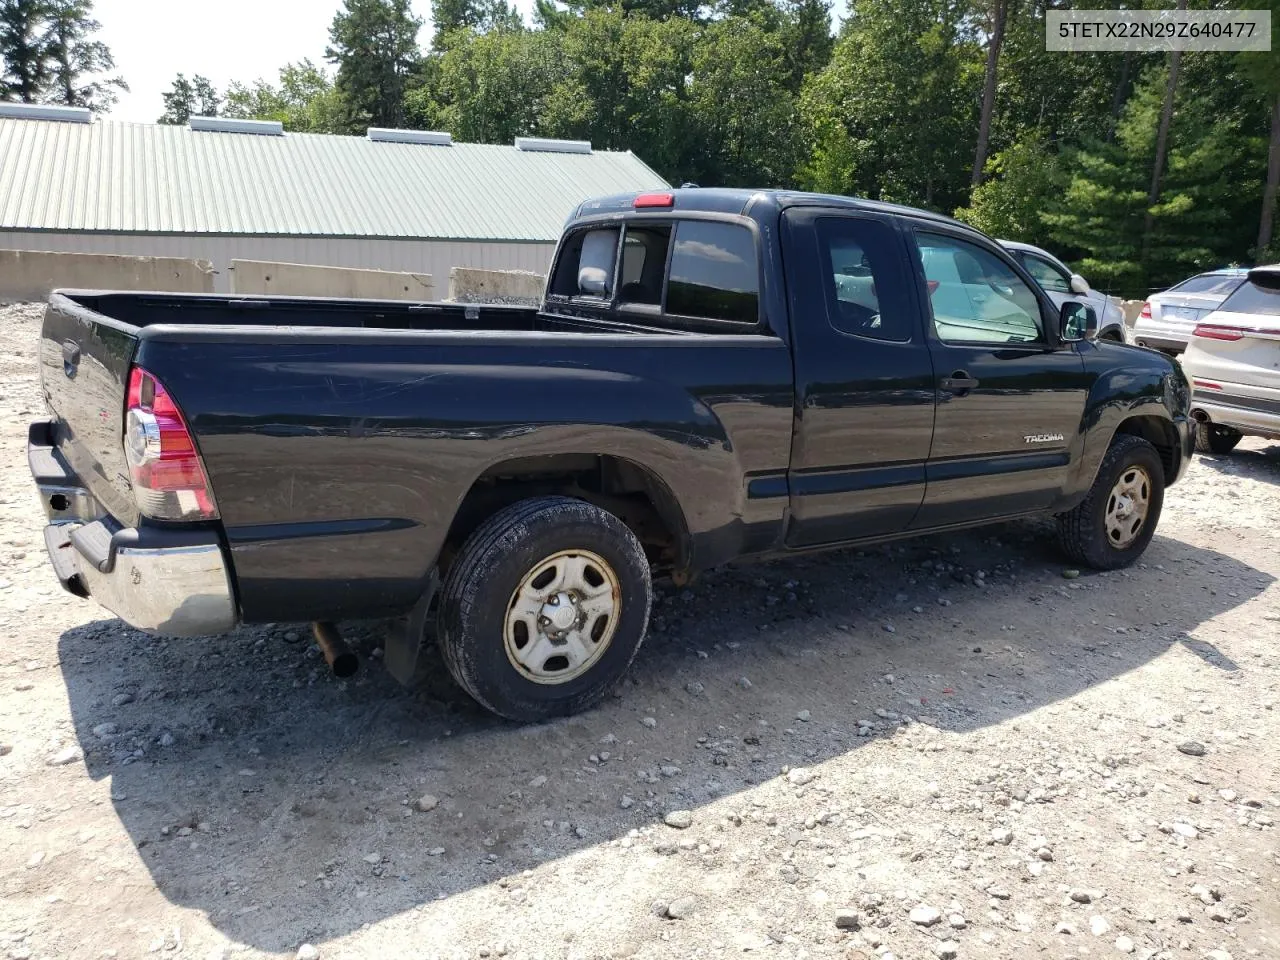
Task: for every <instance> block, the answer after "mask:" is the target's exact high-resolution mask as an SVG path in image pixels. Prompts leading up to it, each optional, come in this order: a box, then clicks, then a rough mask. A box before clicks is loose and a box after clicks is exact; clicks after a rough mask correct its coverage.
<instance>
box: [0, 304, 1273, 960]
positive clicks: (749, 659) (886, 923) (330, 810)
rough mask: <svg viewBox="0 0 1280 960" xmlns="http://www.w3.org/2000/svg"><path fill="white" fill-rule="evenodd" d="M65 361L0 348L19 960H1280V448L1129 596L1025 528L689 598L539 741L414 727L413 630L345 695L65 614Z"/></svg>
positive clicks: (1, 947) (1185, 496) (771, 574)
mask: <svg viewBox="0 0 1280 960" xmlns="http://www.w3.org/2000/svg"><path fill="white" fill-rule="evenodd" d="M38 328H39V309H38V308H35V307H11V308H5V309H0V331H2V332H3V339H2V345H0V383H2V384H3V387H2V393H3V397H2V399H3V417H0V420H2V421H3V427H2V428H0V447H2V450H3V457H2V459H0V464H2V465H0V601H2V603H0V639H2V644H3V646H2V649H3V653H2V654H0V684H2V686H0V689H3V698H4V699H3V703H4V709H3V711H0V753H2V754H3V756H0V884H2V886H0V956H3V955H4V954H7V956H8V957H10V958H13V960H22V958H46V957H48V958H53V957H57V958H79V957H85V958H88V957H104V956H111V957H138V956H149V955H152V954H154V955H158V956H162V957H166V956H183V957H187V956H193V957H201V958H205V957H208V958H215V957H220V958H229V957H263V956H284V957H293V956H295V955H297V956H303V957H306V956H315V955H319V956H321V957H323V958H339V957H350V958H400V957H405V958H431V957H441V958H472V957H495V956H507V957H523V958H526V960H533V958H537V957H544V958H547V960H552V958H582V960H586V958H595V957H623V956H633V955H634V956H637V957H644V958H668V957H672V958H686V957H688V958H692V957H708V958H713V957H730V956H739V955H742V954H744V953H747V954H751V955H758V956H761V957H768V958H803V957H812V958H816V957H842V958H860V957H866V958H870V957H873V956H879V957H882V958H885V960H889V958H891V957H896V958H898V960H916V958H922V960H929V958H949V957H957V958H960V960H967V958H1000V960H1023V958H1031V957H1040V956H1043V957H1051V958H1067V957H1077V958H1083V957H1086V956H1088V957H1109V956H1113V955H1126V954H1132V955H1133V956H1135V957H1144V958H1145V957H1162V958H1163V957H1169V958H1183V957H1189V958H1196V960H1200V958H1212V960H1222V958H1226V957H1232V958H1237V960H1239V958H1241V957H1263V958H1277V957H1280V842H1278V840H1280V833H1278V832H1277V829H1276V826H1275V820H1276V818H1277V817H1280V773H1278V772H1277V771H1278V770H1280V737H1278V736H1277V734H1280V711H1277V710H1276V709H1275V703H1276V700H1277V680H1278V678H1280V649H1278V648H1280V587H1278V586H1277V585H1276V577H1277V576H1280V550H1277V547H1280V540H1278V537H1277V531H1278V530H1280V526H1278V524H1277V520H1280V445H1275V444H1271V445H1268V444H1265V443H1261V442H1258V441H1252V440H1247V441H1245V442H1244V443H1243V444H1242V445H1241V447H1240V448H1239V449H1238V450H1237V452H1236V453H1235V454H1234V455H1232V456H1231V457H1226V458H1212V457H1203V458H1199V459H1198V460H1197V462H1196V464H1195V465H1194V467H1193V468H1192V471H1191V473H1190V475H1189V477H1188V479H1187V480H1186V481H1185V482H1184V483H1183V484H1181V485H1179V486H1177V487H1175V488H1173V490H1172V491H1171V494H1170V497H1169V499H1168V501H1167V503H1166V509H1165V515H1164V519H1163V522H1162V523H1161V526H1160V531H1159V533H1158V535H1157V537H1156V539H1155V541H1154V542H1153V544H1152V546H1151V548H1150V550H1149V552H1148V554H1147V557H1146V562H1145V563H1144V564H1141V565H1139V566H1137V567H1136V568H1134V569H1132V570H1129V571H1125V572H1120V573H1114V574H1109V575H1095V574H1091V573H1088V572H1084V573H1082V574H1080V575H1079V576H1078V577H1076V576H1073V574H1074V571H1068V570H1065V569H1064V566H1063V563H1062V560H1061V558H1060V556H1059V555H1058V554H1057V553H1056V551H1055V548H1054V545H1053V539H1052V535H1051V530H1050V528H1049V527H1048V526H1047V525H1045V524H1012V525H1005V526H1001V527H996V528H991V529H988V530H985V531H979V532H974V533H968V534H958V535H955V536H951V537H935V538H930V539H925V540H919V541H912V542H906V543H903V544H901V545H894V546H892V547H885V548H877V549H874V550H868V551H866V552H843V553H834V554H828V555H824V556H821V557H816V558H809V559H802V560H793V561H786V562H778V563H774V564H770V565H764V566H756V567H742V568H737V569H729V570H725V571H721V572H718V573H716V574H714V575H712V576H709V577H707V578H706V579H705V580H703V581H700V582H699V583H697V584H696V585H694V586H693V587H692V588H690V589H687V590H682V589H675V588H672V587H670V586H667V587H663V588H661V589H660V590H659V600H658V603H657V606H656V608H655V623H654V629H653V631H652V632H651V634H650V638H649V640H648V641H647V642H646V645H645V648H644V649H643V650H642V651H641V654H640V656H639V658H638V659H637V661H636V664H635V666H634V668H633V672H632V674H631V676H630V678H629V679H628V680H627V681H626V682H625V683H624V684H623V686H622V687H621V689H620V690H619V691H618V695H617V697H616V698H615V699H613V700H611V701H609V702H607V703H606V704H605V705H603V706H602V707H600V708H598V709H596V710H593V711H591V712H589V713H587V714H585V715H582V716H579V717H574V718H572V719H569V720H565V721H562V722H558V723H552V724H546V725H543V726H538V727H526V728H519V727H514V726H511V725H508V724H505V723H502V722H499V721H496V720H494V719H492V718H490V717H489V716H487V715H486V714H484V713H483V712H481V711H480V710H478V709H477V708H475V707H474V706H473V705H471V704H470V702H469V701H467V700H466V698H465V697H463V696H462V695H460V694H459V693H457V692H456V691H455V690H454V689H453V688H452V687H451V686H450V684H449V683H448V682H447V681H446V680H444V679H443V678H441V679H439V680H436V681H433V682H432V683H431V684H430V685H429V687H428V688H427V689H424V690H419V691H416V692H413V693H410V692H406V691H403V690H401V689H400V688H398V687H397V686H396V685H395V684H394V683H393V682H392V681H391V680H390V679H389V678H388V677H387V676H386V675H385V674H384V672H383V671H382V670H381V668H380V666H379V664H378V663H377V658H378V656H379V652H380V651H379V649H378V645H379V642H380V638H381V637H382V636H383V635H384V631H385V629H386V625H385V624H377V623H374V624H350V625H347V630H348V633H349V636H350V638H351V640H352V642H353V645H354V646H356V647H357V648H358V649H359V650H360V652H361V653H362V655H363V656H364V657H365V659H366V661H367V662H368V663H367V667H366V668H364V669H363V670H362V672H361V674H360V675H359V676H358V678H356V679H354V680H351V681H346V682H343V681H338V680H335V679H333V678H331V677H330V676H329V675H328V674H327V673H326V671H325V670H324V669H323V664H322V662H321V660H320V658H319V656H318V653H317V651H316V650H315V649H314V648H313V647H312V645H311V644H310V643H309V642H308V641H307V635H306V630H305V627H304V626H301V625H296V624H276V625H273V626H269V627H255V628H252V629H247V628H246V629H242V630H241V631H239V632H238V633H236V634H234V635H232V636H229V637H223V638H216V639H212V640H206V641H178V640H174V641H165V640H159V639H154V638H150V637H147V636H144V635H142V634H140V633H138V632H136V631H134V630H132V629H130V628H129V627H127V626H125V625H124V624H122V623H121V622H120V621H118V620H115V619H114V618H112V617H111V616H109V615H108V614H106V613H105V612H104V611H103V610H101V609H100V608H98V607H97V606H96V605H94V604H93V603H91V602H86V601H81V600H77V599H75V598H73V597H71V596H69V595H67V594H64V593H62V592H61V591H60V590H59V589H58V585H57V583H56V581H55V580H54V578H53V575H52V573H51V571H50V570H49V568H48V565H47V563H46V559H45V556H44V550H43V545H42V540H41V536H40V532H41V526H42V516H41V512H40V510H39V507H38V504H37V503H36V499H35V495H34V491H33V489H32V488H31V485H30V480H29V477H28V474H27V469H26V464H25V459H24V457H23V447H24V443H25V435H26V423H27V422H28V421H29V420H31V419H33V418H35V417H36V416H38V415H40V413H41V402H40V398H39V387H38V382H37V379H36V372H35V365H34V360H33V356H34V345H35V337H36V335H37V331H38ZM441 673H442V671H441ZM315 951H318V954H317V953H316V952H315Z"/></svg>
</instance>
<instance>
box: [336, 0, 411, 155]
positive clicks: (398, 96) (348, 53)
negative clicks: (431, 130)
mask: <svg viewBox="0 0 1280 960" xmlns="http://www.w3.org/2000/svg"><path fill="white" fill-rule="evenodd" d="M421 27H422V21H421V20H420V19H419V18H417V17H416V16H414V15H413V13H412V11H411V10H410V7H409V0H343V4H342V8H341V9H340V10H339V11H338V12H337V14H335V15H334V18H333V25H332V26H330V28H329V47H328V49H327V50H326V51H325V57H326V58H327V59H328V60H329V62H330V63H334V64H336V65H337V67H338V76H337V80H336V87H337V90H338V93H339V95H340V96H341V98H342V102H343V104H344V106H345V110H346V122H345V125H346V127H347V128H348V129H349V130H351V131H353V132H355V131H358V130H359V129H360V128H361V127H362V126H367V125H372V126H378V127H400V126H403V125H404V117H405V110H404V97H405V93H406V91H407V89H408V87H409V80H410V78H411V76H412V74H413V71H414V70H415V68H417V67H418V65H419V63H420V61H421V53H420V52H419V50H418V31H419V29H421Z"/></svg>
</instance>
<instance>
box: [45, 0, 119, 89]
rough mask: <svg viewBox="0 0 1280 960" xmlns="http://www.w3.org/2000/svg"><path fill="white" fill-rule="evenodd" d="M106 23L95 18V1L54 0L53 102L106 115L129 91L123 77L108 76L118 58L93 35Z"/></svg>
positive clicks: (51, 32)
mask: <svg viewBox="0 0 1280 960" xmlns="http://www.w3.org/2000/svg"><path fill="white" fill-rule="evenodd" d="M100 29H102V24H100V23H98V21H97V20H95V19H93V3H92V0H52V2H51V3H50V5H49V27H48V41H49V56H50V59H51V61H52V68H51V77H50V99H51V100H53V101H55V102H57V103H60V104H63V105H64V106H68V107H89V108H90V109H91V110H96V111H98V112H105V111H107V110H110V109H111V107H112V106H113V105H114V104H115V102H116V100H118V99H119V91H122V90H123V91H128V89H129V85H128V84H127V83H125V82H124V78H123V77H119V76H116V77H104V76H103V74H105V73H108V72H109V71H112V70H114V69H115V66H116V62H115V58H114V57H112V55H111V51H110V49H108V47H107V45H106V44H105V43H103V42H102V41H101V40H94V39H93V34H95V33H97V32H98V31H99V30H100Z"/></svg>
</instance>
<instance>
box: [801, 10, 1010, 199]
mask: <svg viewBox="0 0 1280 960" xmlns="http://www.w3.org/2000/svg"><path fill="white" fill-rule="evenodd" d="M968 13H969V9H968V7H966V6H965V5H963V4H962V3H953V2H951V0H909V2H906V3H899V2H893V0H859V2H857V3H856V4H855V5H854V10H853V16H852V18H851V19H850V20H849V21H847V22H846V24H845V26H844V29H843V31H842V33H841V36H840V39H839V40H838V41H837V42H836V45H835V50H834V51H833V53H832V56H831V62H830V63H829V64H828V65H827V67H826V68H825V69H824V70H823V71H822V72H821V73H819V74H817V75H816V76H813V77H811V78H810V82H809V83H807V84H806V86H805V89H804V91H803V93H802V95H801V113H802V115H803V117H804V125H805V128H806V130H807V134H808V141H809V144H810V149H811V154H812V157H813V159H812V160H811V161H810V162H809V163H807V164H805V166H804V168H803V170H802V172H801V182H802V183H803V184H804V185H806V186H808V187H810V188H812V189H817V190H823V191H827V192H831V193H841V194H858V195H862V196H868V197H873V198H876V199H884V200H893V201H897V202H901V203H910V204H915V205H917V206H924V207H929V208H933V209H943V210H952V209H954V208H955V207H957V206H958V205H959V204H960V203H961V202H963V201H964V200H965V199H966V198H967V194H968V184H969V168H970V166H971V164H972V163H973V152H974V146H975V143H976V138H977V121H978V100H979V96H980V86H981V83H982V72H983V69H984V62H985V61H984V58H983V53H982V50H981V48H980V47H979V46H978V45H977V44H976V43H975V42H973V40H972V39H970V38H968V37H967V35H966V17H967V15H968ZM842 176H847V179H842Z"/></svg>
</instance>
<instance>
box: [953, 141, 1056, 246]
mask: <svg viewBox="0 0 1280 960" xmlns="http://www.w3.org/2000/svg"><path fill="white" fill-rule="evenodd" d="M984 173H985V178H984V180H983V181H982V183H980V184H979V185H978V186H976V187H974V189H973V196H972V198H971V199H970V201H969V206H967V207H961V208H960V209H958V210H957V211H956V212H955V216H956V218H957V219H959V220H963V221H965V222H966V223H970V224H972V225H973V226H975V227H977V228H978V229H979V230H981V231H983V232H984V233H988V234H990V235H991V236H993V237H1001V238H1002V239H1006V240H1021V241H1023V242H1025V243H1041V242H1043V241H1044V232H1045V228H1044V221H1043V219H1042V214H1043V212H1044V211H1045V210H1046V209H1048V208H1049V207H1050V206H1051V205H1052V204H1053V202H1054V200H1055V198H1056V197H1057V196H1058V195H1059V193H1060V192H1061V189H1062V186H1063V184H1062V177H1061V161H1060V159H1059V157H1058V155H1057V153H1056V152H1055V151H1054V150H1053V149H1052V148H1051V147H1050V145H1049V144H1048V142H1046V140H1045V139H1044V137H1043V134H1042V133H1041V132H1040V131H1036V130H1031V131H1029V132H1028V133H1027V136H1026V138H1025V139H1023V140H1019V141H1018V142H1017V143H1015V144H1013V145H1012V146H1010V147H1007V148H1006V149H1004V150H1002V151H1000V152H999V153H997V154H995V155H994V156H993V157H992V158H991V159H990V160H988V161H987V165H986V170H985V171H984Z"/></svg>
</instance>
